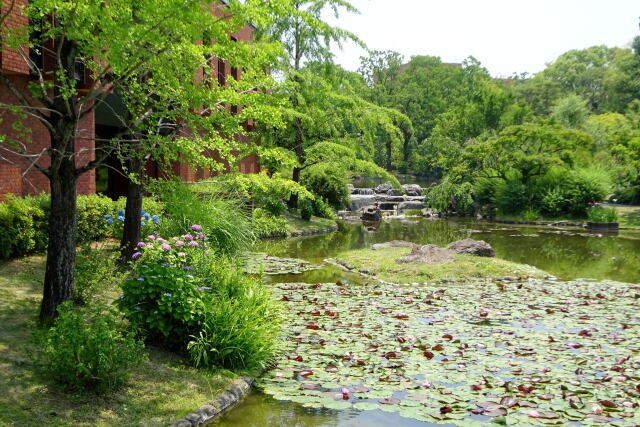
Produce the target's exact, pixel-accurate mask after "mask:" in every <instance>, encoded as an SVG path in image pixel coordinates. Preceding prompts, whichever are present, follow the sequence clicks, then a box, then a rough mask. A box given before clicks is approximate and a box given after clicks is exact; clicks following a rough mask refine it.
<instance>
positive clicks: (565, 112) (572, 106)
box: [552, 95, 589, 129]
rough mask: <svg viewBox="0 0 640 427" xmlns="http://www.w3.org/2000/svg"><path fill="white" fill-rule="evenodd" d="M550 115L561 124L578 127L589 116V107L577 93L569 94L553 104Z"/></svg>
mask: <svg viewBox="0 0 640 427" xmlns="http://www.w3.org/2000/svg"><path fill="white" fill-rule="evenodd" d="M552 115H553V118H555V119H556V120H557V121H558V122H559V123H560V124H561V125H563V126H565V127H568V128H574V129H580V128H581V127H582V126H583V125H584V124H585V122H586V121H587V118H588V117H589V107H587V103H586V102H585V100H584V99H582V98H581V97H579V96H578V95H569V96H567V97H565V98H562V99H560V100H559V101H558V102H557V103H556V105H554V107H553V110H552Z"/></svg>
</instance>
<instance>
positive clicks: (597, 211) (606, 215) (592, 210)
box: [587, 204, 618, 222]
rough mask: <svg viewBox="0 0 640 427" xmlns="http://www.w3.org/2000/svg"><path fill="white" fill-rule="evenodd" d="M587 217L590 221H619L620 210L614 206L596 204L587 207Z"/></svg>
mask: <svg viewBox="0 0 640 427" xmlns="http://www.w3.org/2000/svg"><path fill="white" fill-rule="evenodd" d="M587 218H588V219H589V221H590V222H617V221H618V212H617V211H616V210H615V209H614V208H605V207H604V206H602V205H599V204H594V205H592V206H590V207H589V208H588V209H587Z"/></svg>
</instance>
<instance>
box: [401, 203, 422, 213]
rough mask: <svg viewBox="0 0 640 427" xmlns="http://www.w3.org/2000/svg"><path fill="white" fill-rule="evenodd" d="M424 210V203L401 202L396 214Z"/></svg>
mask: <svg viewBox="0 0 640 427" xmlns="http://www.w3.org/2000/svg"><path fill="white" fill-rule="evenodd" d="M422 209H424V203H422V202H415V201H411V202H402V203H400V204H399V205H398V212H402V211H408V210H417V211H419V210H422Z"/></svg>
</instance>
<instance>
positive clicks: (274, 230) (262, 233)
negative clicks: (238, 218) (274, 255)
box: [251, 208, 287, 238]
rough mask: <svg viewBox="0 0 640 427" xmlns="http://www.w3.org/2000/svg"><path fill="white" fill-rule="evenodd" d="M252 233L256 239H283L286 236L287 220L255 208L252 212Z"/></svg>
mask: <svg viewBox="0 0 640 427" xmlns="http://www.w3.org/2000/svg"><path fill="white" fill-rule="evenodd" d="M251 226H252V229H253V233H254V234H255V235H256V237H258V238H265V237H285V236H286V235H287V220H286V219H285V218H283V217H280V216H274V215H271V214H270V213H269V212H267V211H265V210H263V209H261V208H256V209H254V210H253V217H252V223H251Z"/></svg>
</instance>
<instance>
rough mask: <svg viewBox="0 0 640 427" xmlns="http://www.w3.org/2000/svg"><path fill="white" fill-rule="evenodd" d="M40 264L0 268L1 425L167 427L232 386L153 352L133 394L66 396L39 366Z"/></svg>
mask: <svg viewBox="0 0 640 427" xmlns="http://www.w3.org/2000/svg"><path fill="white" fill-rule="evenodd" d="M42 264H43V259H42V258H41V257H40V258H34V259H31V258H29V259H24V260H14V261H10V262H5V263H3V264H1V265H0V325H2V326H1V327H0V425H21V426H22V425H24V426H45V425H46V426H63V425H64V426H68V425H87V426H89V425H91V426H94V425H118V426H120V425H123V426H124V425H141V424H142V425H167V424H170V423H171V422H173V421H175V420H177V419H180V418H182V417H184V416H185V415H186V414H188V413H190V412H192V411H194V410H196V409H198V407H200V406H201V405H203V404H205V403H206V402H208V401H210V400H212V399H213V398H214V397H215V396H216V395H217V394H218V393H220V392H221V391H222V390H224V388H225V387H226V386H227V385H228V383H229V382H230V381H231V379H230V378H229V377H226V376H224V375H222V374H220V373H219V372H217V373H216V372H206V371H202V370H197V369H195V368H193V367H190V366H188V365H187V364H186V362H185V360H184V359H183V358H181V357H180V356H178V355H176V354H173V353H170V352H166V351H163V350H161V349H157V348H153V347H152V348H148V349H147V350H148V354H149V359H148V360H147V361H145V362H143V363H142V364H141V365H140V366H138V367H137V368H136V369H134V371H133V373H132V376H131V381H130V383H129V385H128V386H127V387H125V388H123V389H121V390H118V391H116V392H113V393H111V394H108V395H103V396H98V395H94V394H92V393H68V392H65V391H64V390H63V389H61V388H60V387H59V386H57V385H55V383H54V382H53V381H52V380H51V378H45V377H44V376H42V375H41V374H39V373H38V372H39V371H38V370H37V369H36V367H35V365H34V363H33V360H34V357H33V356H34V352H35V351H36V348H35V347H34V345H33V344H32V340H31V337H32V332H33V330H34V328H35V327H36V316H37V313H38V309H39V303H40V300H41V296H40V293H41V292H42V290H41V289H42V284H41V280H42Z"/></svg>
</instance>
